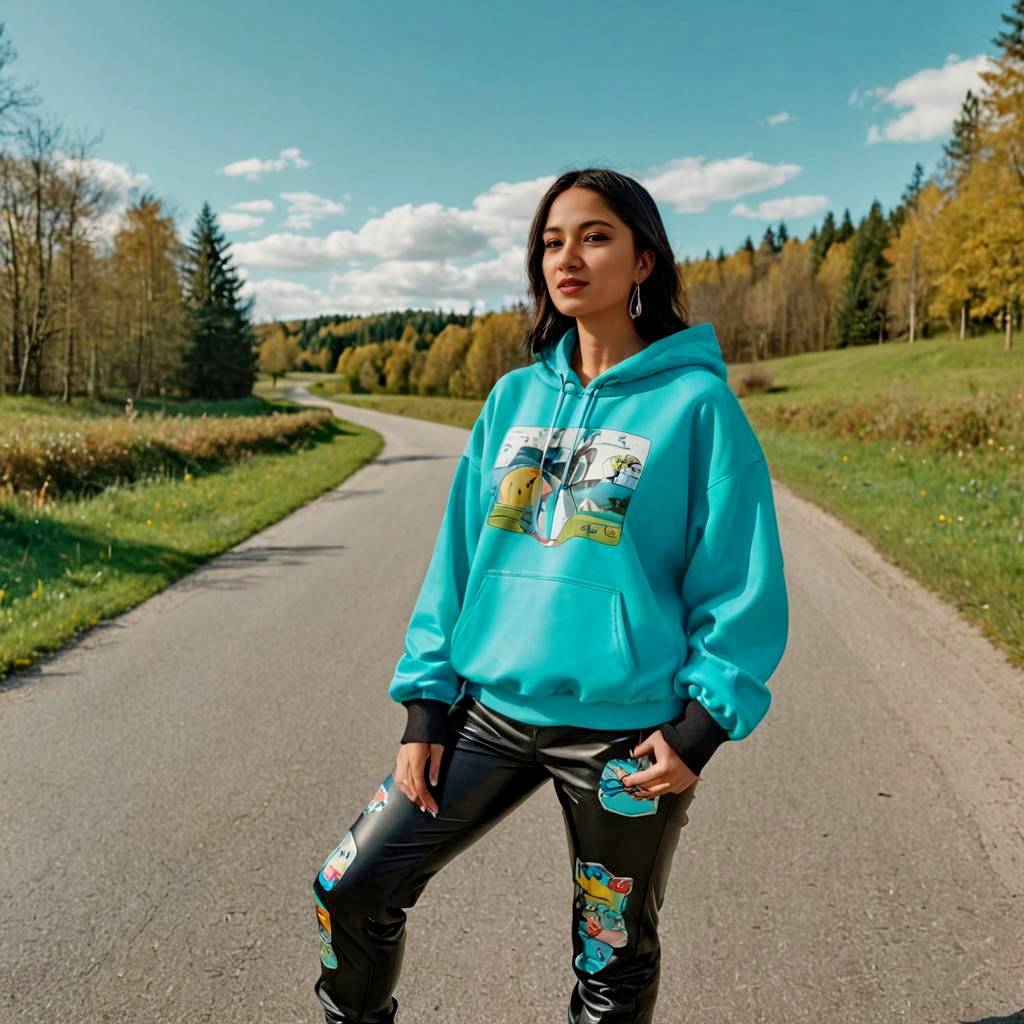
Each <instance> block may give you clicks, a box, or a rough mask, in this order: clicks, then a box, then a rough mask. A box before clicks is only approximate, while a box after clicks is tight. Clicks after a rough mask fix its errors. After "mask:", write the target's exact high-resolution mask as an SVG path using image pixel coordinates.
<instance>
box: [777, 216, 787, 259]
mask: <svg viewBox="0 0 1024 1024" xmlns="http://www.w3.org/2000/svg"><path fill="white" fill-rule="evenodd" d="M776 238H777V239H778V245H777V246H776V247H775V251H776V252H781V251H782V250H783V249H784V248H785V246H786V242H787V241H789V231H788V230H787V229H786V222H785V221H782V220H780V221H779V233H778V235H777V236H776Z"/></svg>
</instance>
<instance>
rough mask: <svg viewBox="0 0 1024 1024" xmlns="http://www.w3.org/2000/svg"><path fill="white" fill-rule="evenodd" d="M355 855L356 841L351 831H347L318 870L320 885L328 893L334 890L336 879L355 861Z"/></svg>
mask: <svg viewBox="0 0 1024 1024" xmlns="http://www.w3.org/2000/svg"><path fill="white" fill-rule="evenodd" d="M356 853H357V850H356V841H355V839H354V838H353V836H352V831H351V830H349V831H348V832H346V833H345V836H344V838H343V839H342V840H341V842H340V843H338V845H337V846H336V847H335V848H334V849H333V850H332V851H331V853H330V855H329V856H328V858H327V860H325V861H324V866H323V867H322V868H321V869H320V884H321V885H322V886H323V887H324V888H325V889H326V890H327V891H328V892H330V891H331V889H333V888H334V885H335V883H336V882H337V881H338V879H339V878H341V876H342V875H343V874H345V871H346V870H347V869H348V866H349V864H351V863H352V861H353V860H355V857H356Z"/></svg>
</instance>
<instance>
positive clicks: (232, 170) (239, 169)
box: [217, 147, 312, 181]
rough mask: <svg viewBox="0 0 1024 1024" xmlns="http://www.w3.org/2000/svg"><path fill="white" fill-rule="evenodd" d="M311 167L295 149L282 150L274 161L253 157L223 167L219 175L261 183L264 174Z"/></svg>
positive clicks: (309, 162)
mask: <svg viewBox="0 0 1024 1024" xmlns="http://www.w3.org/2000/svg"><path fill="white" fill-rule="evenodd" d="M289 166H291V167H310V166H312V163H311V161H309V160H306V159H304V158H303V157H302V155H301V154H300V153H299V151H298V149H296V148H295V147H290V148H288V149H282V150H281V152H280V153H279V154H278V155H277V156H276V157H273V158H272V159H269V160H263V159H261V158H260V157H258V156H251V157H249V158H248V159H246V160H236V161H235V162H234V163H230V164H227V165H225V166H224V167H221V168H220V170H219V171H217V173H218V174H226V175H227V176H228V177H245V178H248V179H249V180H250V181H259V180H260V177H261V176H262V175H264V174H276V173H277V172H279V171H283V170H284V169H285V168H286V167H289Z"/></svg>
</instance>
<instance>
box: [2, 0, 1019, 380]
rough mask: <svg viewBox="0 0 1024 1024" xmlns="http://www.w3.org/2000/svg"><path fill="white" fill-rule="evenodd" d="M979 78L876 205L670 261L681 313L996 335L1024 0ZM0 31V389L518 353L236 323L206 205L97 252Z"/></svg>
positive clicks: (491, 330)
mask: <svg viewBox="0 0 1024 1024" xmlns="http://www.w3.org/2000/svg"><path fill="white" fill-rule="evenodd" d="M1002 18H1003V21H1004V23H1005V25H1006V29H1005V30H1004V31H1002V32H1000V33H999V34H998V35H997V36H996V37H995V39H994V42H995V44H996V46H997V47H998V50H999V56H998V57H997V58H996V59H995V61H994V63H993V66H992V69H991V70H989V71H986V72H983V73H982V80H983V88H981V89H980V90H979V91H978V93H977V94H975V93H974V92H971V91H969V92H968V93H967V94H966V95H965V97H964V100H963V103H962V106H961V110H960V113H959V116H958V117H957V119H956V121H955V124H954V126H953V129H952V133H951V137H950V139H949V141H948V142H947V144H946V145H945V147H944V152H943V157H942V159H941V161H940V163H939V167H938V168H937V169H936V171H935V173H934V174H933V175H932V176H930V177H928V178H927V179H926V177H925V173H924V170H923V168H922V167H921V165H920V164H916V165H915V166H914V168H913V173H912V175H911V179H910V182H909V184H908V185H907V187H906V189H905V190H904V193H903V195H902V197H901V199H900V201H899V203H898V204H897V205H896V206H895V207H894V208H893V209H892V210H890V211H889V212H888V213H886V212H884V211H883V209H882V206H881V204H880V203H879V202H878V201H877V200H876V201H874V202H873V203H872V204H871V207H870V209H869V210H868V212H867V213H866V214H864V215H863V216H862V217H861V218H860V219H859V221H858V222H857V223H856V224H855V223H854V222H853V220H852V218H851V217H850V213H849V210H846V211H844V214H843V216H842V217H841V218H839V219H837V218H836V217H835V216H834V214H833V213H832V212H831V211H830V212H828V213H827V214H826V215H825V216H824V218H823V219H822V221H821V222H820V223H819V224H816V225H815V226H814V228H813V229H812V230H811V232H810V234H809V235H808V236H807V237H806V238H805V239H803V240H801V239H800V238H798V237H795V236H792V237H791V236H790V233H789V231H788V230H787V228H786V225H785V223H780V224H778V225H776V226H774V227H772V226H769V227H768V228H767V229H766V230H765V232H764V234H763V236H762V237H761V239H760V241H759V242H758V244H757V245H755V244H754V242H753V240H752V239H751V238H749V237H748V238H747V239H746V240H745V242H744V244H743V245H741V246H740V247H739V248H738V249H737V250H736V251H734V252H732V253H728V254H727V253H726V252H725V251H724V249H720V250H719V252H718V254H717V256H714V255H712V254H711V253H710V252H708V253H706V254H705V257H704V258H703V259H686V260H683V261H682V262H681V263H680V264H679V265H678V270H679V273H680V276H681V279H682V282H683V286H684V292H685V294H686V302H687V314H688V319H689V321H690V322H691V323H699V322H701V321H704V320H710V321H711V322H712V323H713V324H714V325H715V328H716V331H717V333H718V336H719V338H720V340H721V343H722V348H723V351H724V354H725V357H726V359H727V360H729V361H737V360H748V359H749V360H757V359H763V358H767V357H770V356H779V355H788V354H793V353H799V352H807V351H820V350H823V349H827V348H837V347H842V346H846V345H860V344H867V343H876V342H886V341H894V340H909V341H914V340H916V339H918V338H923V337H928V336H929V335H931V334H933V333H935V332H936V331H940V330H949V329H950V328H951V327H952V328H953V329H954V330H956V331H958V332H959V334H960V336H961V337H966V336H968V335H970V334H973V333H977V332H982V331H986V330H991V329H992V327H993V326H995V327H996V328H997V329H999V330H1002V331H1003V332H1004V337H1005V343H1004V344H1005V347H1006V348H1009V347H1010V346H1011V345H1012V341H1013V333H1014V330H1015V329H1018V330H1019V329H1020V326H1021V318H1022V310H1024V246H1022V243H1021V240H1022V239H1024V0H1015V3H1014V5H1013V9H1012V12H1011V13H1010V14H1004V15H1003V16H1002ZM13 56H14V52H13V49H12V48H11V46H10V43H9V42H8V41H7V40H6V39H5V37H4V34H3V24H2V23H0V214H2V216H3V223H2V231H0V393H18V394H23V393H33V394H57V395H61V396H62V397H63V398H64V399H65V400H69V399H70V397H71V396H72V395H74V394H82V393H87V394H90V395H93V396H100V395H103V394H110V393H111V392H114V393H117V394H119V395H124V394H125V393H126V392H127V393H128V394H132V395H135V396H144V395H154V394H165V393H166V394H195V395H205V396H209V397H229V396H231V395H236V394H244V393H246V391H247V389H248V388H249V387H250V386H251V382H252V379H253V375H254V372H255V365H254V364H255V362H256V358H257V348H258V358H259V363H260V365H261V367H262V368H263V369H264V370H265V371H267V372H269V373H271V374H274V375H278V374H281V373H283V372H286V371H287V370H290V369H317V370H330V371H337V372H338V373H340V374H342V376H343V380H344V382H345V384H344V385H343V386H347V387H350V388H351V389H352V390H354V391H360V390H362V391H396V392H404V391H413V392H417V393H422V394H441V395H443V394H450V395H463V396H472V397H480V396H482V395H484V394H486V393H487V390H488V389H489V387H490V386H491V385H492V384H493V382H494V380H496V379H497V376H500V374H501V373H503V372H505V370H506V369H508V368H510V367H512V366H515V365H518V364H519V363H520V362H521V361H522V359H523V357H522V355H521V352H520V341H521V339H522V336H523V331H524V329H525V325H526V315H527V313H526V310H525V308H524V307H523V305H522V304H521V303H520V304H517V305H515V306H512V307H511V308H508V309H505V310H502V311H500V312H497V313H489V314H487V315H484V316H473V315H470V314H465V315H464V314H457V313H444V312H442V311H440V310H404V311H400V312H391V313H383V314H378V315H371V316H365V315H364V316H354V315H347V316H345V315H338V316H321V317H317V318H314V319H306V320H298V321H288V322H282V323H276V324H266V325H261V326H258V327H256V328H255V329H254V328H253V327H252V325H251V323H250V321H249V316H248V313H249V309H250V307H251V300H249V302H247V303H242V302H240V301H238V289H239V286H240V279H239V275H238V274H237V272H236V271H235V270H234V268H233V267H232V266H231V261H230V256H229V253H228V249H229V248H230V247H229V246H227V245H226V244H225V243H224V240H223V237H222V236H221V235H220V233H219V229H218V227H217V223H216V218H215V217H214V215H213V213H212V211H211V210H210V209H209V207H208V206H204V208H203V211H202V213H201V214H200V217H199V218H198V220H197V224H196V227H195V229H194V231H193V236H192V239H191V244H185V243H183V242H182V241H181V240H180V239H179V238H178V235H177V230H176V227H175V223H174V220H173V218H172V217H171V216H170V215H169V214H168V213H167V212H166V211H165V210H164V208H163V205H162V203H161V201H160V200H159V199H158V198H157V197H156V196H154V195H153V194H151V193H149V194H147V195H144V196H142V197H141V198H139V199H137V200H135V201H134V202H133V203H132V204H131V205H130V206H129V208H128V209H127V210H126V211H125V212H124V214H123V215H122V216H121V218H120V221H119V223H118V225H117V230H116V232H115V233H114V235H113V242H112V244H111V245H107V244H101V243H100V242H99V241H98V237H99V234H100V233H99V232H97V230H96V228H97V226H98V224H99V222H100V220H101V218H103V217H104V215H105V214H107V213H108V212H109V207H110V204H111V202H112V200H113V195H112V193H111V191H110V189H109V187H108V186H106V185H105V184H104V178H103V173H102V167H101V166H100V165H98V164H97V163H96V162H95V161H94V160H93V159H92V158H91V157H90V156H89V152H88V144H87V143H86V142H84V141H82V140H81V139H72V138H70V137H69V136H68V135H67V133H65V132H64V131H63V129H60V128H57V127H53V126H51V125H50V124H49V123H47V122H45V121H43V120H42V119H41V118H34V117H29V116H27V114H26V112H27V110H28V108H29V107H30V106H31V105H32V104H33V103H34V102H35V101H34V100H33V99H32V97H31V96H29V95H28V94H27V93H26V92H24V91H23V90H19V89H17V88H16V87H15V85H13V84H12V80H11V79H10V77H9V76H7V75H5V74H4V70H5V65H6V64H9V63H10V61H11V59H12V58H13Z"/></svg>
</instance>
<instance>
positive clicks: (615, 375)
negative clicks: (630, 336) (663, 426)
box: [532, 321, 729, 516]
mask: <svg viewBox="0 0 1024 1024" xmlns="http://www.w3.org/2000/svg"><path fill="white" fill-rule="evenodd" d="M578 342H579V332H578V330H577V328H576V325H575V324H573V326H572V327H570V328H569V329H568V330H567V331H566V332H565V334H563V335H562V337H561V338H560V339H559V341H558V342H557V343H556V344H555V345H554V346H553V347H549V348H546V349H544V350H542V351H541V353H540V354H539V355H538V357H537V359H536V361H535V362H534V364H533V365H534V369H535V370H536V372H537V373H538V374H539V375H540V377H541V379H542V380H543V381H544V383H545V384H547V385H548V386H549V387H553V388H556V389H557V390H558V401H557V402H556V403H555V410H554V412H553V413H552V415H551V422H550V423H549V424H548V429H547V434H546V438H545V441H544V449H543V451H542V452H541V458H540V465H541V467H543V466H544V465H545V460H546V459H547V453H548V447H549V445H550V444H551V439H552V436H553V435H554V432H555V429H556V427H557V424H558V418H559V415H560V413H561V411H562V405H563V403H564V401H565V396H566V395H567V394H572V395H579V396H580V397H581V402H580V405H581V408H580V411H579V419H578V421H577V422H576V423H575V426H576V427H577V428H578V429H577V430H576V434H575V439H574V441H573V445H572V450H571V451H570V453H569V460H568V462H567V465H572V462H573V459H574V458H575V455H576V449H577V447H578V445H579V444H580V441H581V440H582V439H583V438H584V437H585V436H586V426H587V420H588V419H589V417H590V412H591V410H592V409H593V407H594V403H595V402H596V400H597V397H598V394H599V392H600V391H601V389H602V388H605V389H607V391H608V393H609V394H615V393H616V391H617V390H618V389H619V388H621V386H622V385H628V384H631V383H633V382H634V381H638V380H642V379H643V378H644V377H651V376H653V375H654V374H656V373H662V372H663V371H665V370H673V369H674V370H678V371H679V373H680V374H681V373H685V372H687V371H689V370H692V369H704V370H710V371H711V372H712V373H714V374H715V375H716V376H718V377H721V379H722V380H723V381H728V378H729V371H728V370H727V369H726V365H725V360H724V359H723V358H722V350H721V347H720V346H719V344H718V336H717V335H716V334H715V328H714V327H713V326H712V324H711V323H710V321H705V322H704V323H701V324H695V325H694V326H693V327H686V328H684V329H683V330H681V331H676V333H675V334H669V335H667V336H666V337H664V338H659V339H658V340H657V341H652V342H650V343H649V344H647V345H646V346H644V348H642V349H641V350H640V351H639V352H634V353H633V354H632V355H631V356H627V357H626V358H625V359H621V360H619V362H617V363H616V364H615V365H614V366H611V367H609V368H608V369H607V370H605V371H604V373H599V374H598V375H597V376H596V377H594V378H592V379H591V381H590V383H589V384H588V385H587V386H586V387H583V384H582V382H581V381H580V378H579V376H578V375H577V373H576V371H575V370H574V369H573V368H572V357H573V355H574V353H575V351H576V345H577V343H578ZM560 489H561V485H559V490H560ZM540 497H541V488H540V487H538V488H537V489H536V490H535V492H534V495H533V501H532V504H533V514H534V516H536V514H537V509H538V506H539V504H540Z"/></svg>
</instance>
